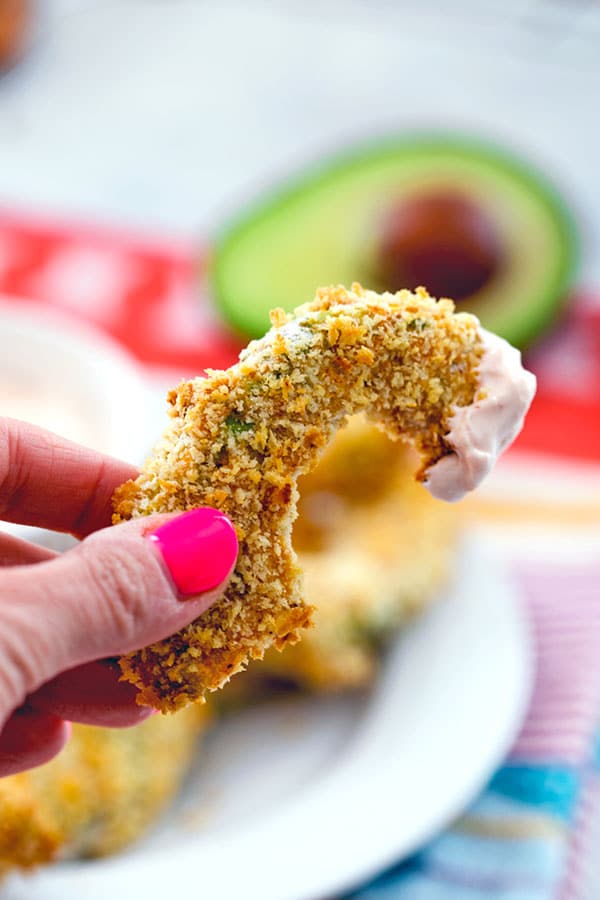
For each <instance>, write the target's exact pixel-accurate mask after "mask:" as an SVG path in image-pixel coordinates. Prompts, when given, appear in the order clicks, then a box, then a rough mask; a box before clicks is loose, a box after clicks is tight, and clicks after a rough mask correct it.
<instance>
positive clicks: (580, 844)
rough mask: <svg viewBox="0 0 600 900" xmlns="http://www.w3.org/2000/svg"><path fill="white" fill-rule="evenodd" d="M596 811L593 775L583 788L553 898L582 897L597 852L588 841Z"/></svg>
mask: <svg viewBox="0 0 600 900" xmlns="http://www.w3.org/2000/svg"><path fill="white" fill-rule="evenodd" d="M599 814H600V778H598V776H597V775H594V776H592V777H591V778H590V781H589V783H587V784H584V787H583V793H582V798H581V803H580V806H579V809H578V813H577V817H576V820H575V828H574V829H573V832H572V835H571V841H570V844H569V849H568V852H567V867H566V873H565V878H564V880H563V883H562V885H561V888H560V890H559V892H558V895H557V898H556V900H582V898H583V897H584V896H586V890H587V886H588V883H589V881H590V872H591V868H592V866H593V865H595V861H596V859H597V854H596V853H595V852H593V848H592V841H593V839H594V836H595V830H596V829H595V826H596V823H597V821H598V815H599ZM588 896H589V894H588Z"/></svg>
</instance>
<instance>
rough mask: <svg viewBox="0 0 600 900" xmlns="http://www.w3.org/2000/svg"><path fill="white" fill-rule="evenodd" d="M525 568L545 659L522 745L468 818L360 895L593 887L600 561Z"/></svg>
mask: <svg viewBox="0 0 600 900" xmlns="http://www.w3.org/2000/svg"><path fill="white" fill-rule="evenodd" d="M516 568H517V571H516V574H517V576H518V580H519V582H520V584H521V585H522V588H523V592H524V597H525V599H526V602H527V607H528V610H529V614H530V621H531V626H532V632H533V635H534V638H535V644H536V648H537V660H538V664H537V676H536V681H535V686H534V692H533V698H532V701H531V708H530V710H529V714H528V716H527V719H526V721H525V724H524V726H523V729H522V731H521V733H520V735H519V737H518V739H517V741H516V743H515V746H514V748H513V750H512V752H511V754H510V756H509V758H508V759H507V760H506V762H505V764H504V765H503V766H502V768H500V769H499V770H498V771H497V772H496V773H495V774H494V776H493V777H492V779H491V781H490V782H489V784H488V786H487V788H486V789H485V791H484V792H483V793H482V795H481V796H480V797H479V798H478V799H477V800H476V801H475V802H474V803H473V804H472V805H471V807H470V808H469V809H468V810H467V811H466V812H465V813H464V815H463V816H461V817H460V819H459V820H458V821H456V822H455V823H454V824H453V825H452V826H451V827H450V828H448V829H447V830H446V831H445V832H444V833H443V834H441V835H439V836H438V837H437V838H436V839H435V840H433V841H432V842H431V843H430V844H429V845H428V846H427V847H425V848H424V849H423V850H421V851H420V852H419V853H418V854H417V855H416V856H414V857H413V858H412V859H410V860H409V861H408V862H404V863H402V864H400V865H399V866H397V867H396V868H394V869H392V870H390V871H389V872H386V873H385V874H384V875H382V876H381V877H380V878H378V879H377V880H376V881H374V882H373V883H372V884H370V885H368V886H366V887H364V888H362V889H361V890H359V891H358V892H357V893H355V894H353V895H352V897H353V900H396V898H398V900H490V898H498V900H500V898H502V900H551V898H552V900H554V898H556V900H574V898H579V897H583V896H584V892H585V890H586V885H587V884H588V882H589V877H590V873H589V872H588V868H589V866H590V864H591V863H592V861H593V856H594V853H593V847H592V846H590V845H591V831H592V826H593V825H594V823H595V817H596V815H597V813H598V811H599V810H600V740H598V739H597V738H598V737H600V732H599V731H598V722H599V721H600V563H595V562H592V563H588V564H585V565H583V566H582V565H576V566H573V565H567V564H564V563H562V564H558V565H556V564H555V565H552V564H551V563H550V564H548V565H544V566H543V567H542V566H540V565H539V563H538V564H535V565H532V564H529V565H527V564H521V565H519V566H518V567H516ZM590 896H591V895H590Z"/></svg>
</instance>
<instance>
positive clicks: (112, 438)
mask: <svg viewBox="0 0 600 900" xmlns="http://www.w3.org/2000/svg"><path fill="white" fill-rule="evenodd" d="M154 405H155V404H154V403H153V398H152V395H151V393H150V390H149V388H148V386H147V384H146V382H145V380H144V377H143V373H142V370H141V369H140V368H139V366H138V365H137V364H136V362H135V360H134V359H133V358H132V357H131V356H130V355H129V353H127V351H126V350H125V349H123V348H122V347H121V345H120V344H118V343H117V342H116V341H114V340H112V339H111V338H110V337H109V336H108V335H106V334H104V333H103V332H102V331H100V330H99V329H98V328H95V327H94V326H93V325H91V324H87V323H85V322H81V321H79V320H76V319H75V318H73V317H72V316H68V315H65V314H64V313H61V312H60V311H59V310H56V309H53V308H50V307H48V306H45V305H43V304H38V303H35V302H31V301H27V302H23V301H22V300H18V299H16V298H12V297H8V296H6V295H0V415H9V416H11V415H12V416H18V417H19V418H23V419H25V420H27V421H30V422H33V423H35V424H37V425H41V426H42V427H44V428H48V429H50V430H51V431H55V432H57V433H58V434H61V435H62V436H63V437H66V438H69V439H70V440H73V441H76V442H79V443H82V444H87V445H88V446H90V447H94V448H95V449H96V450H101V451H102V452H104V453H108V454H109V455H111V456H116V457H118V458H120V459H125V460H128V461H129V462H132V463H134V464H138V463H140V462H141V461H142V460H143V458H144V456H145V455H146V454H147V452H148V450H149V447H150V446H151V443H152V441H153V440H154V438H155V437H156V435H155V434H153V435H152V438H151V437H150V424H151V422H152V418H151V415H152V412H153V407H154ZM1 528H2V530H3V531H7V532H10V533H11V534H14V535H17V536H18V537H21V538H24V539H25V540H30V541H33V542H35V543H41V544H45V545H47V546H51V547H54V548H55V549H64V548H65V547H66V546H69V543H70V539H69V538H67V537H66V536H64V535H57V534H56V533H55V532H50V531H46V530H45V529H40V528H31V527H29V526H24V525H9V524H8V523H2V525H1Z"/></svg>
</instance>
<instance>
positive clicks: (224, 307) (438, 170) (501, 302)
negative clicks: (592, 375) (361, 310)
mask: <svg viewBox="0 0 600 900" xmlns="http://www.w3.org/2000/svg"><path fill="white" fill-rule="evenodd" d="M431 191H440V192H444V191H445V192H448V191H454V192H456V191H459V192H460V193H461V195H463V196H465V197H466V198H467V199H468V200H470V201H471V202H473V203H475V204H476V205H477V208H478V209H480V210H481V211H482V212H483V213H484V214H485V215H486V216H487V218H488V219H489V221H490V222H492V223H493V225H494V228H495V232H496V234H497V237H498V240H499V245H500V246H501V250H502V260H503V262H502V266H501V267H500V268H499V270H498V271H497V272H496V273H495V274H494V275H493V277H491V278H490V279H489V280H488V281H487V283H486V284H485V285H484V286H483V287H482V288H481V289H480V290H478V291H477V292H476V293H474V294H472V295H471V296H470V297H469V298H468V299H467V300H465V301H464V302H463V303H461V304H460V306H459V308H460V309H466V310H469V311H470V312H473V313H475V314H476V315H478V316H479V318H480V319H481V321H482V323H483V325H484V326H485V327H486V328H489V329H490V330H491V331H494V332H496V333H497V334H500V335H501V336H502V337H505V338H506V339H507V340H509V341H510V342H511V343H513V344H515V345H517V346H519V347H524V346H527V344H529V343H530V342H531V341H532V340H533V339H534V338H535V337H536V336H537V335H538V334H539V333H540V332H542V331H543V330H545V328H547V326H548V325H549V324H550V323H551V322H552V320H553V319H554V318H555V317H556V315H557V313H558V311H559V310H560V307H561V304H562V302H563V301H564V299H565V293H566V291H567V289H568V287H569V285H570V283H571V278H572V275H573V271H574V267H575V263H576V258H577V238H576V231H575V227H574V225H573V222H572V220H571V217H570V215H569V214H568V212H567V210H566V209H565V207H564V206H563V204H562V202H561V200H560V199H559V197H558V196H557V195H556V193H555V192H554V190H553V189H552V187H551V186H550V185H549V184H548V183H547V182H545V181H544V179H543V178H542V177H540V176H539V175H538V174H537V173H536V172H534V171H532V170H531V169H529V168H528V167H527V166H525V165H524V164H523V163H521V162H519V161H517V160H515V159H513V158H512V157H510V156H508V155H506V154H504V153H503V152H500V151H498V150H496V149H494V148H492V147H488V146H485V145H480V144H476V143H469V142H467V141H454V140H449V139H448V140H447V139H440V138H419V139H416V138H414V139H411V140H407V139H404V140H400V139H398V140H397V141H388V142H386V143H383V144H382V143H380V144H378V145H376V146H373V145H372V146H370V147H366V148H363V149H362V150H360V151H358V152H356V153H354V154H353V155H351V156H348V155H347V156H343V157H340V158H338V159H334V160H333V161H329V162H327V163H325V164H323V165H322V166H320V167H319V168H316V169H312V170H310V171H308V172H307V173H306V174H305V175H304V176H303V177H301V178H299V179H297V180H295V181H294V182H293V183H292V184H288V185H287V186H285V187H283V188H282V189H281V190H279V191H277V192H274V193H272V194H270V195H269V196H267V197H266V198H265V199H263V200H262V202H259V203H257V204H256V205H254V206H253V207H251V208H249V209H248V210H246V211H245V212H244V213H243V214H242V215H241V217H240V218H238V220H237V221H236V222H234V223H233V224H232V225H230V227H229V228H227V229H226V230H225V232H224V233H223V235H222V237H221V239H220V240H219V241H218V243H217V247H216V253H215V256H214V265H213V269H212V278H213V289H214V294H215V299H216V302H217V304H218V306H219V308H220V309H221V311H222V312H223V314H224V316H225V317H226V318H227V320H228V321H229V322H230V324H231V325H232V326H233V327H234V328H235V329H236V330H237V331H238V332H240V333H242V334H244V335H245V336H247V337H259V336H261V335H262V334H264V332H265V331H266V329H267V328H268V327H269V310H271V309H273V308H275V307H283V308H284V309H285V310H286V311H290V310H292V309H294V307H296V306H299V305H300V304H301V303H305V302H307V301H308V300H311V299H312V298H313V296H314V293H315V289H316V288H317V287H319V286H321V285H329V284H345V285H347V286H349V285H350V284H351V283H352V282H354V281H359V282H360V283H361V284H362V285H363V286H364V287H366V288H374V289H377V290H381V289H382V285H380V284H377V283H374V278H373V270H374V266H373V261H374V258H375V256H376V253H377V240H378V227H379V223H380V222H381V219H382V215H383V214H384V213H385V211H386V210H388V209H389V208H390V205H391V204H397V203H398V202H399V201H403V200H405V199H407V198H408V199H410V198H415V197H418V196H419V195H422V194H423V193H427V192H429V193H430V192H431ZM424 287H428V285H427V284H425V285H424Z"/></svg>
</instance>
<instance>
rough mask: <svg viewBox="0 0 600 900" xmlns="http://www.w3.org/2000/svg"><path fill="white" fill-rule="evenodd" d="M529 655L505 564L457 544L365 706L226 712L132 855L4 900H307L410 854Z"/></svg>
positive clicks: (333, 703)
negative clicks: (437, 588)
mask: <svg viewBox="0 0 600 900" xmlns="http://www.w3.org/2000/svg"><path fill="white" fill-rule="evenodd" d="M531 675H532V653H531V647H530V643H529V636H528V630H527V626H526V623H525V621H524V619H523V614H522V611H521V607H520V603H519V598H518V596H517V594H516V593H515V589H514V587H513V585H512V584H511V582H510V580H509V579H507V576H506V574H505V573H504V571H503V569H502V566H501V565H499V564H498V563H497V562H496V561H495V560H494V558H493V555H490V552H489V550H487V549H484V548H483V546H482V545H474V544H473V543H469V544H468V545H467V546H466V548H465V552H464V554H463V557H462V564H461V567H460V572H459V574H458V577H457V579H456V581H455V586H454V587H453V588H452V589H450V590H449V591H448V595H447V596H446V597H445V598H444V599H443V600H442V602H440V603H439V604H437V605H436V606H434V607H433V608H432V609H431V611H430V612H429V613H428V614H427V615H425V616H424V617H423V618H422V619H420V620H419V621H418V622H416V623H415V625H414V626H413V627H411V628H410V629H409V630H408V631H407V632H406V633H405V635H404V636H403V637H402V638H401V639H400V640H399V641H398V642H397V643H396V645H395V646H394V647H392V648H391V651H390V653H389V655H388V657H387V660H386V664H385V667H384V670H383V673H382V676H381V678H380V679H379V681H378V683H377V684H376V686H375V687H374V689H373V691H372V692H371V693H369V694H368V695H365V696H360V697H345V698H338V699H335V698H329V699H325V700H319V701H317V700H298V701H285V702H280V703H276V704H274V705H271V706H265V707H258V708H256V707H255V708H252V709H248V710H246V711H244V712H241V713H236V714H235V715H232V716H231V717H229V718H228V719H226V720H225V721H224V722H222V724H221V725H220V726H219V727H218V728H217V729H216V730H215V732H214V733H213V734H212V735H211V736H210V737H209V738H208V741H207V746H206V747H205V749H204V751H203V753H202V754H201V758H200V759H199V762H198V766H197V771H196V772H195V774H194V775H193V776H192V777H191V778H190V780H189V782H188V784H187V788H186V790H185V791H184V792H183V793H184V796H183V797H182V798H181V800H180V801H179V804H178V805H177V806H176V807H175V808H174V809H173V810H172V811H171V812H170V814H169V815H168V816H167V817H165V819H164V820H163V822H162V823H161V824H160V826H159V827H158V828H157V829H155V831H154V832H153V833H152V834H151V835H150V836H149V837H148V838H146V840H145V841H143V842H142V843H141V844H140V845H138V846H137V847H136V848H134V849H133V850H131V851H129V852H127V853H125V854H123V855H121V856H118V857H115V858H112V859H107V860H101V861H97V862H86V863H65V864H62V865H58V866H55V867H53V868H51V869H47V870H46V871H42V872H40V873H38V874H36V875H34V876H33V877H28V878H20V877H16V878H13V879H10V880H9V881H8V883H7V884H6V886H5V892H4V893H3V898H4V900H80V898H82V897H85V898H86V900H106V898H107V897H115V898H121V897H127V898H128V900H137V898H139V900H142V898H143V900H164V898H165V897H177V896H185V897H190V898H199V900H200V898H202V900H205V898H210V900H235V898H242V897H243V898H244V900H316V898H323V897H330V896H333V895H336V894H339V893H341V892H342V891H345V890H348V889H350V888H352V887H353V886H355V885H357V884H358V883H360V882H361V881H362V880H363V879H366V878H368V877H370V876H372V875H373V874H375V873H376V872H378V871H380V870H381V869H383V868H384V867H386V866H388V865H390V864H391V863H393V862H395V861H397V860H398V859H400V858H402V857H403V856H405V855H406V854H409V853H410V852H411V851H413V850H414V849H415V848H416V847H417V846H418V845H419V844H420V843H421V842H423V841H424V840H426V839H427V838H428V837H430V836H431V835H432V834H433V833H434V832H435V831H436V830H437V829H439V828H440V827H442V826H443V825H444V824H445V823H446V822H447V821H449V820H450V819H451V818H452V817H453V816H455V815H456V814H458V813H459V812H460V811H461V809H462V808H463V807H464V806H465V805H466V804H467V803H468V801H469V800H470V799H471V798H472V797H474V796H475V795H476V793H477V792H478V790H479V789H480V788H481V787H482V786H483V784H484V783H485V781H486V779H487V778H488V777H489V775H490V773H491V772H492V770H493V769H494V767H495V766H496V765H497V764H498V762H499V761H500V760H501V758H502V757H503V755H504V754H505V753H506V751H507V749H508V747H509V745H510V743H511V741H512V740H513V738H514V736H515V733H516V731H517V729H518V727H519V724H520V722H521V720H522V717H523V714H524V710H525V707H526V703H527V700H528V697H529V691H530V684H531Z"/></svg>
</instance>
